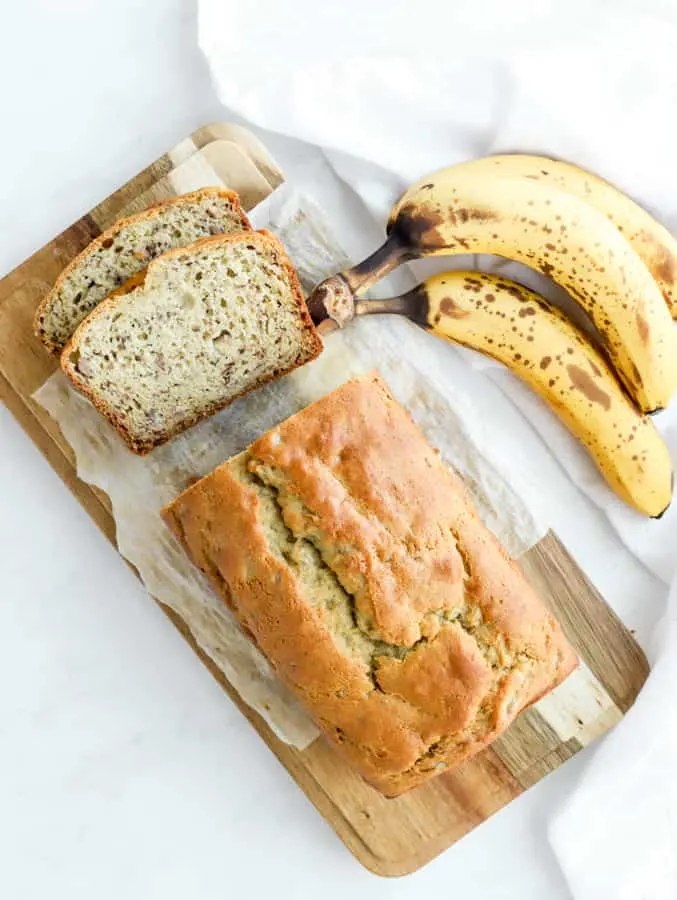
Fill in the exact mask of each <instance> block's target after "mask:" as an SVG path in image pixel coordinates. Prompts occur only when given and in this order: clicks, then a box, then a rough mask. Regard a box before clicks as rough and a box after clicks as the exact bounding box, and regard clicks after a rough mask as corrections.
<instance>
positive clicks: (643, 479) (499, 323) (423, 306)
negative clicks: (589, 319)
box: [360, 272, 672, 517]
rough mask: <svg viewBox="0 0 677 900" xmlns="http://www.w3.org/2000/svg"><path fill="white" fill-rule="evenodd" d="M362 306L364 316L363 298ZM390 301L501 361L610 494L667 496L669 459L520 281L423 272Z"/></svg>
mask: <svg viewBox="0 0 677 900" xmlns="http://www.w3.org/2000/svg"><path fill="white" fill-rule="evenodd" d="M360 303H364V305H365V310H364V311H365V312H366V311H367V308H368V304H369V303H370V301H360ZM384 303H391V304H393V306H394V305H395V304H396V303H397V304H398V305H399V306H401V308H402V310H407V311H408V314H409V315H410V317H411V318H413V319H415V320H416V321H417V322H419V324H422V325H424V327H426V328H428V329H430V330H431V331H433V332H434V333H435V334H437V335H440V336H441V337H444V338H446V339H447V340H450V341H454V342H456V343H458V344H463V345H464V346H466V347H471V348H472V349H474V350H479V351H480V352H481V353H484V354H486V355H487V356H491V357H493V358H494V359H496V360H498V361H499V362H501V363H503V364H504V365H506V366H508V368H510V369H511V370H512V371H513V372H514V373H515V374H516V375H518V376H519V377H520V378H521V379H522V380H523V381H525V382H526V383H527V384H528V385H529V386H530V387H531V388H533V390H535V391H536V393H538V394H539V396H540V397H542V398H543V400H545V402H546V403H547V404H548V406H549V407H550V408H551V409H552V411H553V412H554V413H555V414H556V415H557V416H558V417H559V419H560V421H561V422H562V423H563V424H564V425H565V426H566V427H567V428H568V429H569V431H570V432H571V433H572V434H573V435H574V436H575V437H577V438H578V439H579V440H580V441H581V442H582V443H583V444H584V445H585V447H586V448H587V449H588V451H589V453H590V455H591V456H592V458H593V460H594V461H595V463H596V464H597V466H598V468H599V470H600V472H601V473H602V475H603V476H604V478H605V479H606V481H607V482H608V484H609V485H610V486H611V487H612V488H613V490H614V491H615V492H616V493H617V494H618V496H619V497H621V498H622V499H623V500H624V501H625V502H626V503H628V504H629V505H630V506H633V507H634V508H635V509H636V510H638V511H639V512H641V513H644V514H645V515H647V516H653V517H658V516H660V515H662V513H663V512H665V510H666V508H667V507H668V506H669V504H670V500H671V498H672V464H671V461H670V455H669V453H668V450H667V448H666V446H665V444H664V443H663V441H662V439H661V437H660V435H659V433H658V431H657V430H656V428H655V426H654V424H653V422H652V420H651V419H650V418H649V417H648V416H643V415H641V414H640V413H639V412H638V411H637V410H636V408H635V407H634V405H633V404H632V402H631V401H630V399H629V398H628V396H627V395H626V393H625V392H624V391H623V389H622V387H621V386H620V384H619V383H618V381H617V380H616V378H615V376H614V374H613V372H612V371H611V369H610V368H609V366H608V364H607V363H606V361H605V360H604V359H603V357H602V356H601V354H600V353H599V352H598V351H597V350H596V349H595V348H594V347H593V345H592V344H591V342H590V341H589V340H588V338H587V337H586V336H585V335H584V334H583V333H582V332H581V331H579V330H578V329H577V328H576V327H575V326H574V325H573V324H572V323H571V322H570V320H569V319H568V318H567V317H566V316H564V315H563V314H562V312H561V311H560V310H559V309H557V307H555V306H553V305H552V304H551V303H549V302H548V301H547V300H545V299H544V298H543V297H540V296H539V295H538V294H535V293H534V292H533V291H530V290H528V289H527V288H525V287H523V286H522V285H518V284H516V283H515V282H512V281H508V280H507V279H505V278H499V277H497V276H495V275H486V274H483V273H480V272H446V273H443V274H440V275H435V276H433V277H432V278H429V279H428V280H427V281H425V282H423V284H421V285H419V287H417V288H415V289H414V290H413V291H411V292H409V294H407V295H404V296H403V297H401V298H394V299H393V300H390V301H384Z"/></svg>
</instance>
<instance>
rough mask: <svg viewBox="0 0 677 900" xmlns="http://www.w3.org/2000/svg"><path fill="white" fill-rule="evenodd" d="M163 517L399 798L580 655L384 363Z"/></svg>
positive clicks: (480, 740)
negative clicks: (405, 403)
mask: <svg viewBox="0 0 677 900" xmlns="http://www.w3.org/2000/svg"><path fill="white" fill-rule="evenodd" d="M165 518H166V520H167V522H168V523H169V524H170V526H171V527H172V528H173V530H174V531H175V533H177V534H178V535H179V536H180V537H181V538H182V540H183V541H184V543H185V545H186V547H187V549H188V551H189V553H190V554H191V556H192V558H193V559H194V561H195V562H196V563H197V564H198V565H199V566H200V568H201V569H202V570H203V571H204V572H206V573H207V574H208V575H209V576H210V578H211V579H212V582H213V583H214V585H215V586H216V587H217V589H218V590H219V591H220V593H221V595H222V596H223V597H224V599H225V600H226V601H227V602H228V604H229V605H230V607H231V608H232V609H233V610H234V612H235V613H236V615H237V617H238V619H239V620H240V622H241V623H242V625H243V626H244V628H245V629H246V630H247V631H248V632H249V634H250V635H251V636H252V638H253V639H254V641H255V642H256V643H257V644H258V645H259V647H260V648H261V649H262V650H263V652H264V653H265V654H266V656H267V657H268V659H269V660H270V661H271V663H272V664H273V666H274V667H275V669H276V671H277V672H278V674H279V675H280V677H281V678H282V679H283V680H284V681H285V682H286V683H287V684H288V685H289V686H290V687H291V688H292V689H293V690H294V691H295V692H296V693H297V694H298V696H299V697H300V698H301V699H302V701H303V703H304V704H305V706H306V708H307V709H308V711H309V713H310V714H311V715H312V716H313V718H314V719H315V721H316V722H317V723H318V725H319V726H320V727H321V728H322V729H323V730H324V731H325V732H326V734H327V736H328V737H329V739H330V740H331V741H332V742H333V743H334V744H335V745H336V746H337V747H338V748H339V749H340V751H341V752H342V753H344V754H345V755H346V756H347V757H348V759H349V760H350V761H351V762H352V763H353V764H354V765H355V766H356V767H357V768H358V770H359V771H360V772H361V773H362V774H363V775H364V776H365V777H366V778H367V779H368V780H369V781H370V782H371V783H372V784H373V785H374V786H376V787H377V788H378V789H380V790H381V791H382V792H383V793H385V794H386V795H388V796H395V795H397V794H400V793H402V792H403V791H405V790H408V789H409V788H411V787H414V786H415V785H417V784H419V783H421V782H422V781H424V780H426V779H427V778H429V777H431V776H432V775H437V774H439V773H441V772H443V771H444V770H445V769H447V768H448V767H450V766H453V765H455V764H456V763H458V762H460V761H461V760H463V759H466V758H467V757H469V756H470V755H472V754H473V753H475V752H477V751H478V750H480V749H481V748H482V747H484V746H486V745H487V744H488V743H489V742H490V741H491V740H492V739H493V738H495V737H496V736H497V735H498V734H499V733H500V732H501V731H503V730H504V729H505V728H506V727H507V726H508V725H509V723H510V722H511V721H512V720H513V719H514V717H515V716H516V715H517V714H518V713H519V712H520V710H522V709H524V708H525V707H526V706H528V705H529V704H530V703H533V702H534V701H535V700H537V699H538V698H539V697H540V696H542V695H543V694H544V693H546V692H548V691H549V690H551V689H552V688H553V687H554V686H555V685H556V684H558V683H559V682H560V681H562V680H563V678H564V677H566V675H567V674H569V672H571V670H572V669H573V668H574V667H575V665H576V657H575V655H574V653H573V651H572V650H571V648H570V647H569V645H568V644H567V642H566V640H565V638H564V636H563V634H562V632H561V630H560V628H559V626H558V624H557V622H556V621H555V620H554V618H553V617H552V616H551V615H550V614H549V612H548V611H547V610H546V608H545V607H544V606H543V604H542V602H541V601H540V599H539V598H538V597H537V596H536V594H535V593H534V591H533V589H532V588H531V586H530V585H529V584H528V582H527V581H526V579H525V578H524V576H523V575H522V573H521V571H520V570H519V569H518V567H517V566H516V565H515V564H514V563H513V562H512V560H511V559H510V558H509V557H508V556H507V554H506V552H505V551H504V550H503V548H502V547H501V545H500V544H499V543H498V541H497V540H496V539H495V538H494V537H493V535H492V534H491V533H490V532H489V531H488V530H487V529H486V528H485V527H484V525H483V524H482V523H481V522H480V520H479V518H478V516H477V514H476V512H475V510H474V507H473V506H472V503H471V501H470V500H469V498H468V495H467V493H466V491H465V489H464V487H463V485H462V484H461V482H460V481H459V480H458V479H457V478H456V477H455V476H453V475H452V474H451V473H450V472H449V471H448V470H447V469H446V467H445V466H444V465H443V464H442V462H441V461H440V459H439V458H438V455H437V454H436V453H435V451H434V450H432V448H431V447H430V446H429V445H428V443H427V441H426V440H425V438H424V436H423V435H422V434H421V432H420V431H419V430H418V428H417V426H416V425H415V424H414V422H413V421H412V420H411V418H410V417H409V415H408V414H407V413H406V412H405V410H404V409H403V408H402V407H401V406H399V404H398V403H397V402H396V401H395V400H394V399H393V397H392V396H391V395H390V393H389V392H388V390H387V388H386V387H385V385H384V384H383V382H382V381H381V380H380V379H379V377H378V376H377V375H370V376H367V377H366V378H362V379H358V380H354V381H351V382H348V383H347V384H345V385H344V386H343V387H341V388H339V389H338V390H337V391H335V392H334V393H332V394H330V395H329V396H327V397H325V398H323V399H322V400H320V401H319V402H317V403H315V404H314V405H312V406H310V407H308V408H307V409H306V410H304V411H302V412H301V413H299V414H298V415H296V416H294V417H292V418H291V419H288V420H287V421H286V422H284V423H282V424H281V425H280V426H279V427H278V428H276V429H274V430H273V431H272V432H269V433H268V434H266V435H264V436H263V437H262V438H260V439H259V440H258V441H256V442H255V443H254V444H253V445H252V446H251V447H250V448H249V450H247V451H245V452H244V453H243V454H241V455H239V456H238V457H235V458H234V459H232V460H230V461H228V462H227V463H225V464H224V465H223V466H221V467H219V468H218V469H217V470H216V471H215V472H213V473H212V474H211V475H209V476H207V477H206V478H204V479H203V480H202V481H200V482H198V483H197V484H196V485H194V486H193V487H191V488H190V489H189V490H188V491H186V492H185V493H184V494H182V495H181V496H180V497H179V498H178V499H177V500H176V501H174V503H173V504H171V505H170V506H169V507H168V508H167V509H166V510H165Z"/></svg>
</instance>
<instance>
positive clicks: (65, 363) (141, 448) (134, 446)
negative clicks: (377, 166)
mask: <svg viewBox="0 0 677 900" xmlns="http://www.w3.org/2000/svg"><path fill="white" fill-rule="evenodd" d="M240 241H247V242H250V243H254V244H257V243H258V244H263V245H265V246H266V248H267V249H271V248H272V249H273V250H274V252H275V253H276V255H277V258H278V262H279V263H280V265H282V267H283V268H284V269H285V271H286V272H287V275H288V277H289V283H290V287H291V289H292V292H293V294H294V298H295V300H296V303H297V306H298V310H299V315H300V317H301V320H302V324H303V329H304V330H305V331H306V332H307V335H308V339H307V341H306V343H305V345H304V349H305V350H306V353H305V354H304V355H303V358H302V359H300V360H298V361H297V362H296V363H295V364H294V365H293V366H289V367H287V368H285V369H280V370H276V371H274V372H272V373H271V374H270V375H267V376H265V377H264V378H259V379H258V380H257V381H255V382H253V383H252V384H251V385H250V386H249V387H248V388H247V390H245V391H241V392H240V393H239V394H237V395H236V396H234V397H231V398H229V399H227V400H224V401H222V402H219V403H214V404H212V406H210V407H209V408H208V410H207V411H206V412H204V413H201V414H199V415H195V416H192V417H191V418H190V419H186V420H184V421H183V422H181V423H180V424H179V425H177V426H176V427H175V428H173V429H172V430H171V431H169V432H167V433H166V434H165V435H163V436H162V438H161V439H154V440H153V441H149V442H139V441H136V440H135V439H134V437H133V435H131V434H130V433H129V431H128V429H127V428H126V427H125V424H124V422H123V421H122V419H121V418H120V417H119V416H118V414H117V412H116V410H114V409H113V408H112V407H111V406H109V405H108V404H107V403H106V402H105V401H104V400H102V399H101V398H100V397H99V396H97V394H96V392H95V391H93V390H92V389H91V388H90V386H89V385H88V384H87V382H86V381H84V380H83V379H82V378H81V377H80V376H79V373H78V372H77V369H76V367H75V366H74V365H73V363H72V362H71V359H70V356H71V354H72V353H73V352H74V351H77V349H78V345H79V340H80V337H81V335H82V334H84V333H86V329H87V325H88V323H89V322H91V321H92V320H94V319H96V318H97V317H98V316H100V315H103V314H104V313H105V312H107V311H108V310H109V309H111V308H115V306H116V305H117V304H118V303H119V302H120V300H121V299H122V298H123V297H124V296H126V295H127V294H129V293H132V292H133V291H135V290H138V289H139V288H142V287H143V285H144V283H145V280H146V278H147V276H148V273H149V272H152V270H153V268H154V267H155V266H156V265H160V264H162V263H161V261H162V260H166V259H168V258H170V257H174V256H180V255H182V254H191V253H194V252H195V251H196V250H198V249H200V248H201V247H204V246H206V245H218V244H229V243H237V242H240ZM321 352H322V341H321V339H320V337H319V335H318V334H317V331H316V330H315V326H314V325H313V321H312V319H311V318H310V314H309V313H308V309H307V307H306V304H305V300H304V299H303V293H302V290H301V285H300V282H299V280H298V275H297V274H296V271H295V269H294V267H293V266H292V264H291V263H290V261H289V258H288V257H287V254H286V251H285V249H284V246H283V245H282V243H281V242H280V241H279V240H278V238H276V237H275V235H272V234H270V233H269V232H267V231H236V232H230V233H228V234H217V235H213V236H211V237H204V238H200V240H198V241H195V242H194V243H193V244H189V245H188V246H186V247H177V248H176V249H174V250H169V251H167V253H163V254H162V256H159V257H157V259H154V260H153V261H152V262H151V263H149V265H148V267H147V268H146V269H144V270H143V271H142V272H139V273H138V274H137V275H136V276H133V277H132V278H130V279H128V280H127V281H126V282H125V283H124V284H123V285H121V286H120V288H119V289H118V290H116V291H114V292H113V293H112V294H109V295H108V297H106V298H105V299H104V300H102V301H101V303H99V304H98V306H96V307H95V308H94V309H93V310H92V311H91V313H90V314H89V315H88V316H87V318H86V319H85V320H84V321H83V322H81V323H80V325H79V326H78V327H77V329H76V330H75V333H74V334H73V336H72V338H71V339H70V341H69V342H68V344H66V346H65V348H64V350H63V352H62V354H61V368H62V369H63V371H64V372H65V374H66V375H67V376H68V378H69V379H70V380H71V382H72V383H73V385H74V386H75V387H76V388H77V390H78V391H79V392H80V393H81V394H83V395H84V396H85V397H87V399H88V400H89V401H90V402H91V403H92V404H93V405H94V406H95V407H96V409H97V410H98V411H99V412H100V413H101V414H102V415H103V416H105V417H106V418H107V419H108V421H109V422H110V423H111V425H113V427H114V428H115V429H116V431H117V432H118V434H119V435H120V437H121V438H122V439H123V441H124V442H125V443H126V444H127V446H128V447H129V449H130V450H132V451H133V452H134V453H136V454H138V455H139V456H145V455H146V454H148V453H150V452H151V451H152V450H154V449H155V447H158V446H160V445H161V444H164V443H166V442H167V441H169V440H171V439H172V438H173V437H176V436H177V435H178V434H182V433H183V432H184V431H187V430H188V429H189V428H192V427H193V425H195V424H196V423H197V422H200V421H202V419H205V418H208V417H209V416H212V415H214V414H215V413H217V412H219V411H220V410H222V409H225V407H227V406H230V404H231V403H234V402H235V400H238V399H239V398H240V397H243V396H244V395H245V394H248V393H251V391H253V390H256V389H257V388H259V387H262V386H263V385H264V384H267V383H268V382H270V381H274V380H275V379H276V378H281V377H282V376H283V375H287V374H288V373H289V372H292V371H293V370H294V369H295V368H298V366H299V365H303V364H304V363H306V362H310V361H311V360H312V359H315V358H316V357H317V356H319V354H320V353H321Z"/></svg>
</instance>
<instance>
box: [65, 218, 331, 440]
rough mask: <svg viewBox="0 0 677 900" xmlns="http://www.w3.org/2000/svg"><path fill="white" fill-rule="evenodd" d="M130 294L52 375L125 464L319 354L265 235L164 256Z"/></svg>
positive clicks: (292, 282) (109, 307) (282, 261)
mask: <svg viewBox="0 0 677 900" xmlns="http://www.w3.org/2000/svg"><path fill="white" fill-rule="evenodd" d="M138 280H139V279H135V280H134V281H138ZM129 287H130V290H128V291H127V292H125V293H121V292H120V291H117V292H116V295H115V296H112V297H108V298H107V299H106V300H104V301H103V302H102V303H100V304H99V306H98V307H97V308H96V309H95V310H94V311H93V312H92V313H91V314H90V315H89V316H88V318H87V319H85V321H84V322H83V323H82V324H81V325H80V326H79V327H78V329H77V331H76V332H75V334H74V335H73V338H72V339H71V341H70V342H69V343H68V345H67V347H66V349H65V350H64V352H63V354H62V356H61V365H62V367H63V370H64V372H65V373H66V374H67V375H68V376H69V378H70V379H71V380H72V381H73V384H74V385H75V386H76V388H77V389H78V390H79V391H81V392H82V393H83V394H84V395H85V396H87V397H89V399H90V400H91V401H92V402H93V403H94V405H95V406H96V407H97V408H98V409H99V410H100V411H101V412H102V413H103V414H104V415H105V416H106V417H107V418H108V419H109V420H110V421H111V422H112V424H113V425H114V426H115V427H116V428H117V430H118V431H119V432H120V434H121V435H122V437H123V439H124V440H125V441H126V443H127V444H128V445H129V447H130V448H131V449H132V450H134V451H135V452H136V453H141V454H143V453H147V452H149V451H150V450H152V449H153V448H154V447H156V446H157V445H158V444H162V443H164V442H165V441H167V440H169V439H170V438H171V437H173V436H174V435H175V434H178V433H179V432H181V431H184V430H185V429H186V428H189V427H190V426H191V425H194V424H195V423H196V422H197V421H198V420H200V419H202V418H204V417H205V416H208V415H211V414H212V413H214V412H216V411H217V410H219V409H221V408H222V407H224V406H227V405H228V404H229V403H231V402H232V401H233V400H235V399H236V398H237V397H239V396H241V395H242V394H245V393H247V392H248V391H251V390H253V389H254V388H256V387H259V386H260V385H262V384H264V383H265V382H266V381H270V380H271V379H273V378H276V377H278V376H280V375H284V374H286V373H287V372H290V371H291V370H292V369H294V368H296V367H297V366H299V365H301V364H302V363H305V362H307V361H308V360H310V359H313V358H314V357H315V356H317V355H318V354H319V352H320V350H321V349H322V343H321V341H320V338H319V337H318V335H317V333H316V331H315V328H314V326H313V323H312V321H311V319H310V316H309V315H308V311H307V309H306V306H305V303H304V300H303V295H302V294H301V288H300V286H299V283H298V278H297V276H296V273H295V272H294V269H293V268H292V266H291V264H290V262H289V260H288V258H287V255H286V253H285V251H284V248H283V247H282V244H281V243H280V242H279V241H278V240H277V238H275V237H273V236H272V235H270V234H267V233H266V232H240V233H234V234H228V235H219V236H217V237H213V238H204V239H203V240H201V241H197V242H196V243H194V244H191V245H190V246H189V247H184V248H180V249H178V250H172V251H170V252H169V253H165V254H164V255H163V256H161V257H159V258H158V259H156V260H154V261H153V262H152V263H151V264H150V265H149V266H148V269H147V272H146V275H145V279H144V280H143V282H142V283H141V284H137V285H136V286H135V285H134V282H132V284H130V285H129Z"/></svg>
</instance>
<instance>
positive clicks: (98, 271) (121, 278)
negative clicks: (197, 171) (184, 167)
mask: <svg viewBox="0 0 677 900" xmlns="http://www.w3.org/2000/svg"><path fill="white" fill-rule="evenodd" d="M249 230H251V226H250V224H249V221H248V219H247V216H246V215H245V214H244V211H243V210H242V207H241V206H240V200H239V197H238V196H237V194H235V193H233V192H232V191H225V190H223V189H222V188H218V187H209V188H202V189H201V190H199V191H194V192H193V193H192V194H184V195H183V196H181V197H174V198H172V199H171V200H167V201H166V202H165V203H160V204H158V205H157V206H152V207H151V208H150V209H146V210H144V211H143V212H141V213H139V214H138V215H135V216H131V217H129V218H127V219H121V220H120V221H119V222H116V223H115V225H113V226H112V227H111V228H109V229H108V230H107V231H104V233H103V234H102V235H100V236H99V237H98V238H97V239H96V240H95V241H92V243H91V244H89V246H87V247H85V249H84V250H83V251H82V253H80V254H79V256H76V257H75V259H74V260H72V262H70V263H69V265H68V266H66V268H65V269H64V270H63V272H62V273H61V275H60V276H59V278H58V279H57V281H56V283H55V284H54V287H53V288H52V290H51V291H50V292H49V294H47V296H46V297H45V299H44V300H43V301H42V303H41V304H40V306H39V307H38V310H37V312H36V314H35V322H34V330H35V334H36V335H37V337H38V338H40V340H41V341H42V343H43V344H44V345H45V346H46V347H47V349H48V350H50V351H51V352H52V353H60V352H61V351H62V350H63V348H64V346H65V344H66V343H67V342H68V340H69V339H70V337H71V335H72V334H73V332H74V331H75V329H76V328H77V327H78V325H79V324H80V322H82V320H83V319H84V318H85V317H86V316H87V315H89V313H90V312H91V311H92V310H93V309H94V307H95V306H97V304H98V303H99V302H100V301H101V300H103V298H104V297H107V296H108V294H110V293H111V291H113V290H114V289H115V288H117V287H118V286H119V285H121V284H122V283H123V282H125V281H126V280H127V279H128V278H130V277H131V276H132V275H135V274H136V273H137V272H140V271H141V270H143V269H145V268H146V266H147V265H148V263H149V262H150V261H151V260H152V259H155V258H156V257H158V256H160V254H162V253H165V252H166V251H167V250H172V249H174V248H176V247H185V246H186V245H187V244H191V243H193V241H196V240H198V239H199V238H203V237H207V236H208V235H212V234H224V233H226V232H230V231H249Z"/></svg>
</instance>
